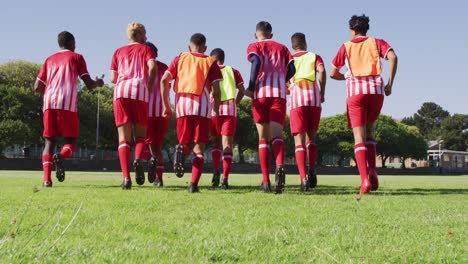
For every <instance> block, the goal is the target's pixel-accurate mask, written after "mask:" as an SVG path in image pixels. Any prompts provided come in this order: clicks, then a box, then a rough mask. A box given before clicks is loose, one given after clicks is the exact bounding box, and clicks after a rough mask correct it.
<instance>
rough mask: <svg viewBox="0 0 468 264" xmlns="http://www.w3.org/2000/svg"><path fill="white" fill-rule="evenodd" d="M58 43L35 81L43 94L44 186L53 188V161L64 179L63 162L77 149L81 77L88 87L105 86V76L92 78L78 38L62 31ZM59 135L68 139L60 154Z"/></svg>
mask: <svg viewBox="0 0 468 264" xmlns="http://www.w3.org/2000/svg"><path fill="white" fill-rule="evenodd" d="M58 45H59V47H60V51H59V52H57V53H55V54H53V55H51V56H50V57H48V58H47V59H46V61H45V62H44V64H43V65H42V67H41V70H40V72H39V75H38V76H37V80H36V82H35V84H34V90H35V91H37V92H40V93H43V94H44V100H43V105H42V110H43V111H44V117H43V121H44V132H43V134H42V136H43V137H44V139H45V146H44V150H43V152H42V168H43V170H44V178H43V184H42V185H43V186H44V187H52V179H51V177H50V174H51V171H52V164H55V169H56V177H57V179H58V181H59V182H62V181H64V180H65V169H64V167H63V161H64V160H66V159H68V158H69V157H70V156H71V155H72V154H73V152H74V151H75V147H76V142H77V138H78V136H79V120H78V113H77V111H78V87H77V84H78V77H80V78H81V80H83V82H84V83H85V85H86V87H88V88H89V89H93V88H96V87H102V86H103V85H104V82H103V81H102V79H98V78H97V77H96V79H95V80H92V79H91V78H90V76H89V73H88V69H87V68H86V62H85V60H84V58H83V56H81V55H80V54H78V53H75V45H76V42H75V37H74V36H73V35H72V34H71V33H70V32H67V31H63V32H60V33H59V34H58ZM58 136H63V137H64V138H65V144H64V145H63V147H62V150H61V151H60V153H56V154H53V153H54V150H55V146H56V144H57V137H58ZM52 154H53V156H52Z"/></svg>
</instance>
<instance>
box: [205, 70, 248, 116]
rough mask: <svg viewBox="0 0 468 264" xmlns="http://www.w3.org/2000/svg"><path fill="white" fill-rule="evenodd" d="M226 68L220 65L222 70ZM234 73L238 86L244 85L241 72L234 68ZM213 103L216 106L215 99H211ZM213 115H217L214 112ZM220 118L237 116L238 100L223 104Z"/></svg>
mask: <svg viewBox="0 0 468 264" xmlns="http://www.w3.org/2000/svg"><path fill="white" fill-rule="evenodd" d="M224 67H225V66H224V65H219V68H220V69H222V68H224ZM232 71H233V72H234V80H235V82H236V86H238V85H241V84H244V80H243V79H242V76H241V74H240V72H239V71H238V70H236V69H234V68H232ZM211 103H212V104H214V99H213V97H211ZM211 115H212V116H214V115H215V113H214V111H212V112H211ZM219 116H237V106H236V100H235V99H232V100H227V101H224V102H221V104H220V105H219Z"/></svg>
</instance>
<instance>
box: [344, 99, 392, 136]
mask: <svg viewBox="0 0 468 264" xmlns="http://www.w3.org/2000/svg"><path fill="white" fill-rule="evenodd" d="M383 101H384V96H383V95H381V94H361V95H354V96H351V97H348V98H347V99H346V109H347V114H348V126H349V127H350V128H355V127H360V126H365V125H366V124H371V123H374V122H375V121H376V120H377V118H379V114H380V110H382V105H383Z"/></svg>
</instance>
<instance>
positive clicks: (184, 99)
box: [176, 86, 211, 118]
mask: <svg viewBox="0 0 468 264" xmlns="http://www.w3.org/2000/svg"><path fill="white" fill-rule="evenodd" d="M207 89H208V88H207V87H206V86H205V89H204V91H203V93H202V94H201V95H200V96H196V95H193V94H181V93H177V94H176V115H177V117H183V116H202V117H207V118H211V102H210V96H209V93H208V91H207Z"/></svg>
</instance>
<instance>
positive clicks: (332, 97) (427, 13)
mask: <svg viewBox="0 0 468 264" xmlns="http://www.w3.org/2000/svg"><path fill="white" fill-rule="evenodd" d="M31 2H33V3H31ZM195 2H197V4H196V3H195ZM340 2H342V3H340ZM441 4H442V3H441V2H439V3H438V5H437V6H436V5H434V3H433V2H427V3H426V4H422V2H419V1H418V2H417V3H416V2H413V1H401V0H395V1H392V2H382V1H305V0H297V1H291V2H287V1H276V0H273V1H245V0H239V1H212V0H210V1H201V0H200V1H191V2H190V3H186V2H184V1H165V2H163V1H120V0H116V1H112V2H111V1H89V0H81V1H78V2H76V4H74V5H71V4H70V2H67V1H47V0H45V1H37V2H36V1H22V0H17V1H6V2H5V3H2V12H1V15H0V24H1V25H2V29H3V33H2V35H3V37H2V44H1V48H0V63H4V62H7V61H10V60H15V59H21V60H28V61H33V62H36V63H42V62H43V61H44V60H45V58H47V57H48V56H49V55H51V54H52V53H54V52H55V51H56V50H57V49H58V47H57V44H56V37H57V34H58V33H59V32H60V31H62V30H68V31H70V32H72V33H73V34H74V35H75V38H76V39H77V50H76V51H77V52H79V53H81V54H83V55H84V57H85V59H86V61H87V64H88V69H89V71H90V73H91V74H92V75H94V76H96V75H100V74H102V73H105V74H106V79H107V81H108V77H109V67H110V62H111V57H112V54H113V52H114V50H115V49H116V48H118V47H120V46H122V45H125V44H126V43H127V38H126V33H125V31H126V25H127V23H128V22H130V21H139V22H142V23H144V24H145V25H146V28H147V33H148V34H147V35H148V40H150V41H152V42H153V43H155V44H156V45H157V46H158V48H159V59H160V60H161V61H163V62H165V63H167V64H169V63H170V61H171V60H172V59H173V58H174V56H176V55H178V54H179V53H180V52H181V51H185V50H186V49H187V46H188V39H189V38H190V36H191V34H193V33H195V32H201V33H203V34H205V35H206V37H207V45H208V50H211V49H213V48H216V47H220V48H223V49H224V50H225V52H226V64H229V65H232V66H233V67H235V68H237V69H239V70H240V72H241V73H242V75H243V77H244V79H246V80H247V79H248V78H249V75H248V74H249V69H250V64H249V63H248V61H247V60H246V48H247V45H248V44H249V43H250V42H253V41H254V38H253V33H254V31H255V25H256V23H257V22H258V21H260V20H267V21H269V22H270V23H271V24H272V25H273V33H274V39H275V40H277V41H279V42H282V43H284V44H286V45H287V46H288V47H290V40H289V38H290V36H291V35H292V34H293V33H294V32H303V33H305V34H306V36H307V40H308V44H309V49H310V50H311V51H314V52H316V53H318V54H320V55H321V56H322V57H323V59H324V61H325V64H326V68H327V71H328V72H329V71H330V67H331V66H330V63H331V60H332V59H333V57H334V56H335V54H336V52H337V50H338V48H339V47H340V45H341V44H342V43H343V42H345V41H347V40H348V39H349V33H348V28H347V23H348V20H349V18H350V17H351V15H353V14H362V13H365V14H366V15H368V16H370V31H369V32H368V35H372V36H375V37H378V38H383V39H385V40H387V41H388V42H389V43H390V44H391V45H392V47H393V48H394V49H395V51H396V53H397V55H398V57H399V68H398V74H397V78H396V82H395V84H394V88H393V95H392V96H390V97H387V98H386V101H385V104H384V108H383V113H384V114H388V115H391V116H393V117H395V118H402V117H405V116H410V115H412V114H413V113H414V112H415V111H417V110H418V109H419V107H420V106H421V104H422V103H423V102H426V101H433V102H436V103H438V104H439V105H441V106H442V107H443V108H445V109H446V110H448V111H449V112H450V113H465V114H467V113H468V106H467V105H468V87H467V85H466V82H465V80H464V77H465V74H466V75H468V73H467V72H465V71H466V70H468V67H466V66H467V64H468V63H467V59H468V56H467V52H466V49H467V47H468V29H467V25H468V4H467V3H466V2H463V1H461V0H459V1H453V0H447V1H444V2H443V6H440V5H441ZM128 6H130V7H128ZM387 67H388V65H387V64H386V63H384V64H383V69H384V74H383V75H384V77H385V80H386V79H387ZM345 98H346V92H345V83H344V82H338V81H334V80H331V79H329V80H328V83H327V94H326V103H325V104H324V105H323V112H322V113H323V114H322V116H330V115H334V114H338V113H343V112H344V111H345Z"/></svg>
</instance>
